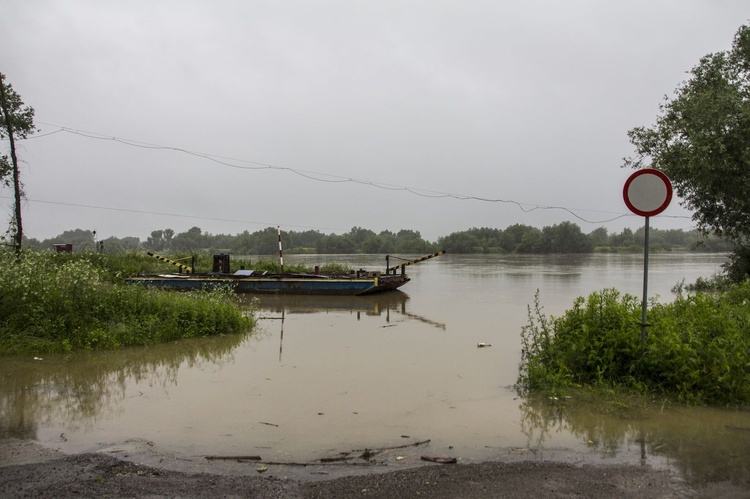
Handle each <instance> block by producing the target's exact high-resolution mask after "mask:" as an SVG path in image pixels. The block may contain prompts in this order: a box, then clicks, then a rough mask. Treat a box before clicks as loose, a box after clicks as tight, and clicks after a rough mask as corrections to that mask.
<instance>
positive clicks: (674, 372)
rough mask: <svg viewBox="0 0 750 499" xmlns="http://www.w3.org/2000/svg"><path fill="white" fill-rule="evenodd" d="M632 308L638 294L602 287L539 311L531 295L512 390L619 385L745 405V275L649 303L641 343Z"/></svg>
mask: <svg viewBox="0 0 750 499" xmlns="http://www.w3.org/2000/svg"><path fill="white" fill-rule="evenodd" d="M640 313H641V302H640V300H639V299H637V298H636V297H634V296H631V295H621V294H620V293H619V292H618V291H616V290H614V289H605V290H602V291H600V292H596V293H592V294H591V295H590V296H589V297H588V298H587V299H584V298H583V297H579V298H577V299H576V300H575V302H574V304H573V308H572V309H570V310H568V311H566V312H565V313H564V314H563V315H562V316H561V317H547V316H546V315H545V314H544V313H543V310H542V307H541V305H540V303H539V296H538V293H537V297H536V299H535V302H534V305H533V306H530V307H529V322H528V324H527V325H526V326H524V327H523V330H522V333H521V337H522V344H523V351H522V360H521V364H520V367H519V379H518V382H519V387H520V389H521V390H522V391H525V392H532V391H540V390H541V391H546V392H550V393H553V394H560V393H563V392H565V391H566V390H569V389H573V388H577V387H584V386H588V387H596V388H600V389H604V390H610V389H618V388H624V389H627V390H631V391H634V392H638V393H642V394H652V393H659V394H664V395H667V396H672V397H675V398H676V399H677V400H680V401H683V402H686V403H691V404H709V403H710V404H748V403H750V348H748V341H749V340H750V339H749V338H748V331H750V281H746V282H745V283H743V284H739V285H733V286H731V287H730V288H729V289H728V290H727V291H724V292H721V293H696V294H693V295H682V294H680V295H679V296H678V297H677V299H676V300H675V301H674V302H673V303H668V304H658V303H652V304H651V309H650V310H649V314H648V321H649V324H650V327H649V328H648V332H649V333H648V336H647V338H646V341H645V343H642V342H641V340H640V322H641V321H640V319H641V318H640Z"/></svg>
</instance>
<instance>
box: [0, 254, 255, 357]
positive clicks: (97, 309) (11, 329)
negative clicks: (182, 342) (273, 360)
mask: <svg viewBox="0 0 750 499" xmlns="http://www.w3.org/2000/svg"><path fill="white" fill-rule="evenodd" d="M154 261H155V260H154ZM155 262H156V261H155ZM141 263H143V258H142V257H140V256H138V255H135V254H132V255H127V254H126V255H117V256H110V255H101V254H95V253H83V254H76V255H63V254H55V253H37V252H30V251H27V252H24V253H22V254H21V255H19V256H16V255H14V254H12V253H10V252H5V251H3V252H0V354H20V353H50V352H63V351H72V350H78V349H112V348H119V347H122V346H131V345H149V344H154V343H160V342H166V341H172V340H177V339H182V338H190V337H196V336H209V335H215V334H225V333H234V332H239V331H245V330H249V329H250V328H251V327H252V323H253V321H252V318H251V317H249V316H247V315H245V314H243V313H242V311H241V310H239V308H238V307H236V306H235V305H234V304H233V303H232V298H233V295H232V294H231V292H230V291H228V290H221V289H219V290H213V291H206V292H190V293H171V292H167V291H160V290H153V289H145V288H142V287H140V286H129V285H125V284H123V282H124V278H125V277H127V276H128V275H132V274H134V273H136V270H134V269H136V268H137V267H139V266H140V264H141ZM157 263H158V262H157ZM141 268H142V267H141Z"/></svg>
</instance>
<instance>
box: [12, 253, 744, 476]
mask: <svg viewBox="0 0 750 499" xmlns="http://www.w3.org/2000/svg"><path fill="white" fill-rule="evenodd" d="M295 258H296V260H297V261H299V260H304V261H307V262H310V263H323V262H324V261H325V260H333V261H348V262H350V263H352V265H353V266H355V267H365V268H371V269H372V268H378V267H381V266H384V264H385V262H384V259H383V258H381V257H371V256H361V255H359V256H346V257H336V256H334V257H327V258H322V257H319V256H306V257H302V256H299V257H294V256H291V257H287V261H295ZM722 261H723V257H722V256H720V255H685V254H676V255H661V254H660V255H651V262H650V273H649V288H650V291H651V292H650V295H651V296H654V295H659V296H660V300H661V301H667V300H670V299H671V292H670V290H671V288H672V287H673V286H674V285H675V284H677V283H678V282H680V281H681V280H682V279H685V280H686V281H687V282H691V281H693V280H695V279H696V278H697V277H699V276H710V275H711V274H713V273H714V272H715V271H716V270H717V269H718V268H719V265H720V264H721V262H722ZM408 270H409V272H408V273H409V274H410V276H411V277H412V279H413V280H412V281H411V282H410V283H409V284H407V285H406V286H405V287H404V288H402V289H403V291H397V292H393V293H387V294H383V295H379V296H373V297H344V298H336V297H265V298H262V299H260V301H259V302H258V303H256V304H255V305H254V306H256V307H257V311H256V316H257V318H258V324H259V326H258V328H257V330H255V331H254V332H253V333H252V334H250V335H236V336H225V337H220V338H208V339H199V340H189V341H181V342H178V343H173V344H168V345H158V346H154V347H150V348H132V349H125V350H121V351H117V352H97V353H81V354H75V355H67V356H51V357H46V358H44V359H43V360H34V359H33V358H12V359H3V363H2V367H1V368H0V415H1V416H2V418H0V433H2V434H3V435H6V436H7V435H11V436H17V437H25V438H32V439H36V440H38V441H40V442H41V443H43V444H44V445H47V446H50V447H54V448H58V449H61V450H63V451H65V452H80V451H85V450H96V449H101V448H103V447H107V446H109V445H111V444H114V443H118V442H124V441H126V440H128V439H143V440H146V441H149V442H152V443H153V445H154V446H156V447H158V448H159V449H160V451H161V452H168V453H170V454H171V455H173V456H177V457H180V458H182V459H187V460H191V459H192V460H197V459H202V457H201V456H206V455H260V456H262V457H263V459H264V460H265V461H278V462H309V461H312V460H315V459H319V458H321V457H329V456H336V455H338V453H340V452H348V451H353V450H361V449H378V448H385V447H400V446H403V445H411V444H414V443H416V442H424V441H426V440H430V442H429V444H423V445H422V446H419V450H420V451H423V450H424V448H429V451H428V453H432V454H439V455H452V456H456V457H459V458H460V459H461V460H462V461H464V462H468V461H477V460H484V459H515V458H528V457H532V458H537V459H538V458H546V457H555V458H559V457H563V458H565V459H571V460H577V459H583V460H585V459H591V458H602V459H606V460H611V461H617V462H644V461H645V462H648V463H651V464H659V465H666V464H671V465H675V466H677V467H679V468H681V469H682V470H684V471H686V472H687V473H688V474H689V475H690V476H694V477H699V478H702V479H711V480H719V479H727V478H731V477H733V476H739V475H743V476H746V475H747V474H748V473H750V471H749V466H750V465H748V464H747V463H748V461H749V458H750V414H748V412H746V411H745V412H743V411H732V410H721V409H709V408H682V407H669V406H666V407H660V406H656V407H653V408H649V409H644V410H642V411H641V412H640V413H639V414H638V415H637V417H634V416H633V415H628V416H627V417H623V413H622V411H618V410H613V409H612V408H611V407H608V406H606V405H604V406H602V405H601V404H597V403H592V402H590V401H576V400H568V401H565V403H564V405H562V406H561V405H560V403H559V401H558V402H557V403H551V402H550V401H549V400H526V399H522V398H519V397H518V395H517V394H516V392H515V390H514V389H513V388H512V385H513V384H514V383H515V380H516V376H517V368H518V362H519V357H520V335H519V333H520V329H521V326H522V325H523V324H525V321H526V307H527V305H528V304H529V303H531V302H532V300H533V298H534V293H535V292H536V290H537V289H538V290H539V292H540V297H541V301H542V303H543V304H544V306H545V310H546V311H547V312H548V313H551V314H560V313H561V312H562V311H563V310H565V309H566V308H567V307H569V306H570V304H571V303H572V300H573V299H574V298H575V297H576V296H579V295H586V294H588V293H590V292H592V291H595V290H598V289H601V288H604V287H616V288H618V289H620V290H621V291H623V292H629V293H632V294H635V295H636V296H640V293H641V289H642V288H641V287H642V272H643V269H642V257H641V256H639V255H585V256H572V257H571V256H564V257H562V256H558V257H542V256H517V255H513V256H506V255H502V256H501V255H497V256H465V255H445V256H443V257H440V258H437V259H433V260H430V261H428V262H424V263H421V264H419V265H417V266H412V267H409V268H408ZM249 301H252V300H249ZM478 343H485V344H489V345H491V346H490V347H485V348H478V347H477V344H478ZM415 448H416V447H415ZM401 453H402V454H405V455H407V453H408V450H403V451H401ZM571 456H572V457H571Z"/></svg>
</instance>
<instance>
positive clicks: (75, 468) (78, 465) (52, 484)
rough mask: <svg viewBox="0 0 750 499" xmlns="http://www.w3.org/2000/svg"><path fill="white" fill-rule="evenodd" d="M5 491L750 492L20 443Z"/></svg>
mask: <svg viewBox="0 0 750 499" xmlns="http://www.w3.org/2000/svg"><path fill="white" fill-rule="evenodd" d="M745 485H748V484H747V482H745ZM0 490H3V496H4V497H93V496H97V497H105V496H106V497H144V496H148V497H151V498H155V497H258V498H271V497H273V498H327V497H337V498H348V497H383V498H386V497H388V498H392V497H414V496H419V497H431V498H457V497H467V498H468V497H471V498H480V499H481V498H490V497H513V498H532V497H533V498H536V497H597V498H618V499H623V498H636V497H637V498H672V497H719V496H720V497H750V489H746V488H743V487H741V486H738V485H731V484H726V483H725V484H709V485H706V484H699V485H697V486H696V485H695V484H693V485H690V484H687V483H686V482H685V481H683V479H682V478H681V477H680V476H679V475H678V474H677V473H675V472H673V471H670V470H660V469H655V468H653V467H651V466H634V465H623V464H618V465H591V464H586V465H576V464H573V463H568V462H559V461H539V460H533V461H532V460H526V461H514V462H485V463H475V464H447V465H440V464H425V465H422V466H417V467H414V468H409V469H404V470H399V471H392V472H385V473H382V472H381V473H370V474H360V475H355V476H340V477H338V478H333V479H323V480H318V479H316V480H304V479H299V478H285V477H282V476H278V475H265V474H263V475H261V474H259V473H258V471H257V465H255V464H252V465H248V466H247V467H246V468H245V472H244V473H242V474H236V473H233V474H226V473H207V472H205V471H195V472H190V471H178V470H175V469H167V468H166V467H160V466H158V465H156V466H155V465H153V464H150V465H145V464H136V463H135V462H132V461H130V460H127V459H121V458H118V457H115V456H113V455H112V454H106V453H103V452H97V453H85V454H78V455H66V454H62V453H60V452H59V451H55V450H52V449H48V448H45V447H43V446H41V445H39V444H37V443H35V442H32V441H24V440H17V439H4V440H0Z"/></svg>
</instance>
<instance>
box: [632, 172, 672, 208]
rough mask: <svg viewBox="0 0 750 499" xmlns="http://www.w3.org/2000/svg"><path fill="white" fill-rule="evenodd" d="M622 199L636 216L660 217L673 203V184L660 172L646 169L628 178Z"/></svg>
mask: <svg viewBox="0 0 750 499" xmlns="http://www.w3.org/2000/svg"><path fill="white" fill-rule="evenodd" d="M622 197H623V199H625V204H626V205H627V206H628V208H629V209H630V211H632V212H633V213H635V214H636V215H640V216H642V217H651V216H654V215H658V214H659V213H661V212H662V211H664V210H666V209H667V206H669V203H670V201H672V182H670V181H669V177H667V176H666V175H664V173H662V172H660V171H659V170H654V169H653V168H644V169H643V170H638V171H637V172H635V173H634V174H632V175H631V176H630V177H629V178H628V180H627V181H626V182H625V187H624V188H623V189H622Z"/></svg>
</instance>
